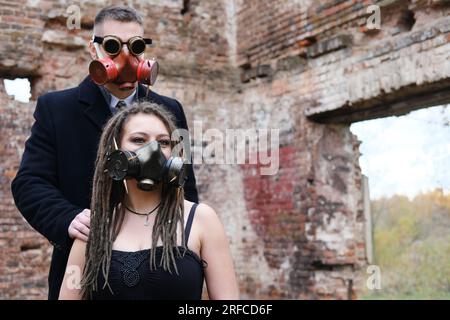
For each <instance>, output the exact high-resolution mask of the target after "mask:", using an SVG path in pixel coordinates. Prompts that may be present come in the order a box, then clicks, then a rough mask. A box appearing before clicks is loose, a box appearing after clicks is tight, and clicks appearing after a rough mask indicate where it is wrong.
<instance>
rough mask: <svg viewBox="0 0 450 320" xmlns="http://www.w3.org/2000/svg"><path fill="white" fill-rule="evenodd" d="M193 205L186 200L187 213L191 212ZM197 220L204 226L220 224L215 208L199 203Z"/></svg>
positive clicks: (196, 210) (196, 214)
mask: <svg viewBox="0 0 450 320" xmlns="http://www.w3.org/2000/svg"><path fill="white" fill-rule="evenodd" d="M193 205H194V203H193V202H190V201H187V200H185V208H186V211H187V210H189V211H190V209H191V208H192V206H193ZM195 220H196V221H198V222H200V224H202V225H204V226H211V225H212V224H216V223H217V222H218V220H219V217H218V216H217V213H216V211H215V210H214V208H212V207H211V206H209V205H208V204H206V203H203V202H202V203H199V204H198V205H197V207H196V209H195Z"/></svg>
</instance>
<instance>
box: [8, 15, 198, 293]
mask: <svg viewBox="0 0 450 320" xmlns="http://www.w3.org/2000/svg"><path fill="white" fill-rule="evenodd" d="M105 36H113V37H112V38H114V37H115V38H116V39H119V41H116V43H115V44H114V43H107V44H106V45H105V43H104V40H103V42H102V39H104V38H105ZM143 36H144V30H143V22H142V18H141V17H140V16H139V15H138V13H137V12H136V11H135V10H133V9H131V8H129V7H108V8H104V9H102V10H101V11H100V12H99V13H98V14H97V16H96V18H95V22H94V37H93V41H91V42H90V43H89V49H90V54H91V57H92V59H94V60H96V59H99V58H102V59H103V58H105V57H107V58H110V59H111V60H113V61H114V63H115V64H116V65H118V66H122V67H123V65H124V61H132V59H137V58H136V56H138V55H140V54H141V51H142V50H145V44H148V43H149V42H150V41H146V42H145V44H144V45H142V41H141V42H138V43H137V45H136V43H133V41H129V40H130V39H136V37H140V38H138V39H141V40H142V38H143ZM99 39H100V40H99ZM95 41H97V43H95ZM98 42H100V44H99V43H98ZM114 46H116V47H115V48H114ZM120 46H122V48H120ZM111 49H117V50H116V51H117V52H116V53H115V54H114V55H112V54H111ZM135 51H138V52H137V53H136V52H135ZM142 55H143V54H142ZM138 58H139V57H138ZM139 59H141V58H139ZM139 61H140V60H139ZM125 64H126V63H125ZM125 69H127V68H126V67H123V68H119V69H118V70H119V74H118V76H117V77H116V78H115V79H113V81H110V82H108V83H105V84H104V85H103V86H102V85H98V84H95V83H94V82H93V79H92V78H91V77H90V76H88V77H86V78H85V79H84V80H83V82H82V83H81V84H80V85H79V86H78V87H76V88H72V89H67V90H63V91H58V92H52V93H48V94H45V95H43V96H41V97H39V99H38V101H37V105H36V110H35V113H34V117H35V123H34V124H33V127H32V129H31V136H30V138H29V139H28V140H27V142H26V144H25V151H24V154H23V158H22V161H21V164H20V168H19V171H18V173H17V175H16V177H15V178H14V180H13V182H12V185H11V189H12V193H13V197H14V201H15V203H16V206H17V208H18V209H19V211H20V212H21V213H22V215H23V216H24V217H25V219H26V220H27V221H28V222H29V223H30V225H31V226H32V227H33V228H35V229H36V230H37V231H38V232H40V233H41V234H42V235H44V236H45V237H46V238H47V239H48V240H49V241H50V242H51V243H52V244H53V246H54V250H53V256H52V263H51V267H50V274H49V299H57V298H58V294H59V289H60V286H61V283H62V280H63V277H64V272H65V268H66V264H67V259H68V255H69V252H70V248H71V246H72V243H73V239H74V238H78V239H81V240H83V241H87V237H88V235H89V223H90V210H89V207H90V196H91V183H92V178H93V174H94V162H95V157H96V153H97V147H98V142H99V139H100V135H101V130H102V127H103V125H104V124H105V123H106V122H107V120H108V119H109V118H110V117H111V115H112V114H113V113H114V112H115V111H116V110H117V108H122V107H126V106H127V105H129V104H130V103H131V102H133V101H136V100H139V99H147V100H150V101H152V102H156V103H158V104H161V105H163V106H164V107H166V108H167V109H168V110H169V111H171V112H172V113H173V114H174V116H175V118H176V120H177V125H178V127H180V128H185V129H187V123H186V117H185V115H184V112H183V108H182V106H181V104H180V103H179V102H178V101H176V100H174V99H171V98H168V97H164V96H161V95H158V94H156V93H155V92H153V91H150V92H149V93H148V95H147V88H146V87H144V86H143V85H141V84H139V83H138V82H137V80H135V79H131V78H129V77H128V75H126V74H125V73H126V72H128V73H130V68H128V69H127V70H125ZM131 70H133V69H132V68H131ZM122 73H123V74H122ZM91 74H92V73H91ZM127 77H128V78H127ZM130 79H131V80H130ZM96 82H97V83H98V81H96ZM185 197H186V199H187V200H190V201H193V202H198V196H197V189H196V185H195V176H194V172H193V170H192V166H190V169H189V173H188V179H187V182H186V184H185Z"/></svg>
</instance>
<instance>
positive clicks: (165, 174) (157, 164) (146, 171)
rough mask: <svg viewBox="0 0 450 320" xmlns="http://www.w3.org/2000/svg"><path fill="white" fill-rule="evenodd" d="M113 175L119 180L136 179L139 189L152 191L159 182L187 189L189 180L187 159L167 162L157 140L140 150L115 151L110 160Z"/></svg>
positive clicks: (174, 158) (109, 157)
mask: <svg viewBox="0 0 450 320" xmlns="http://www.w3.org/2000/svg"><path fill="white" fill-rule="evenodd" d="M106 161H107V162H106V168H107V170H108V174H109V176H110V177H111V178H112V179H113V180H116V181H120V180H123V179H132V178H134V179H136V180H137V182H138V183H137V186H138V188H139V189H141V190H144V191H152V190H154V189H156V187H157V186H158V184H159V183H161V182H162V183H165V184H168V185H171V186H174V187H179V188H181V187H183V186H184V183H185V182H186V179H187V166H188V163H187V161H186V159H183V158H181V157H170V158H169V159H166V157H165V156H164V153H162V151H161V146H160V145H159V143H158V142H157V141H152V142H150V143H148V144H146V145H145V146H143V147H141V148H139V149H138V150H136V151H134V152H133V151H126V150H115V151H113V152H112V153H110V154H109V155H108V157H107V160H106Z"/></svg>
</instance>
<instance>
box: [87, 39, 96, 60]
mask: <svg viewBox="0 0 450 320" xmlns="http://www.w3.org/2000/svg"><path fill="white" fill-rule="evenodd" d="M89 53H90V54H91V58H92V60H96V59H98V56H97V52H96V51H95V47H94V43H93V42H92V41H89Z"/></svg>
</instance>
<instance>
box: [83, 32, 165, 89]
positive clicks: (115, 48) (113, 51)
mask: <svg viewBox="0 0 450 320" xmlns="http://www.w3.org/2000/svg"><path fill="white" fill-rule="evenodd" d="M151 43H152V40H151V39H144V38H141V37H133V38H131V39H130V40H128V42H126V43H124V42H122V41H121V40H120V39H119V38H118V37H115V36H105V37H97V36H94V38H93V45H94V48H95V51H96V52H97V56H98V58H99V59H96V60H93V61H91V63H90V64H89V74H90V76H91V78H92V80H93V81H94V82H95V83H96V84H98V85H104V84H106V83H109V82H116V83H125V82H131V83H134V82H136V81H138V82H140V83H142V84H145V85H153V84H154V83H155V81H156V77H157V76H158V71H159V65H158V62H156V61H155V60H145V59H143V58H142V57H140V55H142V54H143V53H144V51H145V47H146V45H147V44H151ZM99 44H100V45H101V46H102V47H103V49H104V50H105V51H106V52H107V53H108V56H109V57H105V56H104V55H103V54H102V51H101V50H100V48H99ZM124 44H126V46H127V47H128V52H121V51H122V46H123V45H124Z"/></svg>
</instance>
